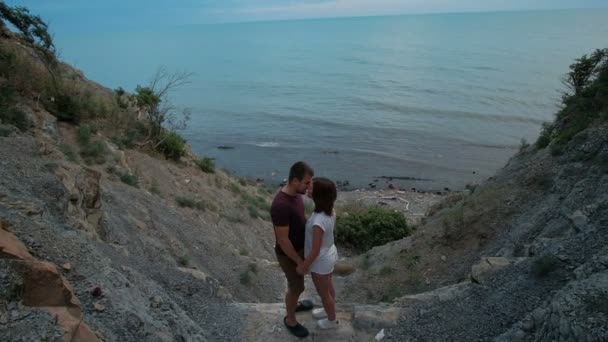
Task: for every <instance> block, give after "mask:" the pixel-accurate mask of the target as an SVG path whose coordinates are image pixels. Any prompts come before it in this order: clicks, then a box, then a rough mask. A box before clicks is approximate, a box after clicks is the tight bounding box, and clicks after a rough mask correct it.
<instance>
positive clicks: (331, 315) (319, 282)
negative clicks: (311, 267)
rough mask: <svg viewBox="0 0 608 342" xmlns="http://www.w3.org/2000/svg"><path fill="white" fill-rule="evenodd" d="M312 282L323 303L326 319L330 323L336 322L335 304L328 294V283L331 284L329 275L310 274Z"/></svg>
mask: <svg viewBox="0 0 608 342" xmlns="http://www.w3.org/2000/svg"><path fill="white" fill-rule="evenodd" d="M311 275H312V281H313V283H314V284H315V287H316V288H317V292H319V296H320V297H321V301H322V302H323V308H324V309H325V312H326V313H327V319H328V320H330V321H335V320H336V302H335V301H334V297H333V296H332V295H331V294H330V292H329V291H330V283H331V275H330V274H317V273H314V272H313V273H311Z"/></svg>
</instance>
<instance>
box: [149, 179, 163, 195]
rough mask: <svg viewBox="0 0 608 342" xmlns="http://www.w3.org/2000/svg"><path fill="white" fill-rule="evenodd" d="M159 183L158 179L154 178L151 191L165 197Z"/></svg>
mask: <svg viewBox="0 0 608 342" xmlns="http://www.w3.org/2000/svg"><path fill="white" fill-rule="evenodd" d="M158 185H159V184H158V181H157V180H156V179H152V184H151V185H150V193H152V194H154V195H157V196H160V197H163V194H162V193H161V191H160V188H159V187H158Z"/></svg>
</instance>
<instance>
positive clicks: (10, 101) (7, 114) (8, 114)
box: [0, 86, 31, 131]
mask: <svg viewBox="0 0 608 342" xmlns="http://www.w3.org/2000/svg"><path fill="white" fill-rule="evenodd" d="M16 101H17V100H16V97H15V91H14V89H13V88H12V87H10V86H3V87H2V88H1V89H0V123H3V124H8V125H13V126H15V127H17V128H18V129H19V130H21V131H26V130H27V129H28V128H29V127H30V125H31V122H30V121H29V119H28V117H27V115H26V114H25V112H24V111H23V110H21V109H19V108H17V107H15V102H16Z"/></svg>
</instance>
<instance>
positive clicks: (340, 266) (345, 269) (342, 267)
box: [334, 261, 356, 276]
mask: <svg viewBox="0 0 608 342" xmlns="http://www.w3.org/2000/svg"><path fill="white" fill-rule="evenodd" d="M355 270H356V268H355V266H354V265H352V264H350V263H347V262H344V261H338V262H337V263H336V266H335V268H334V273H335V274H336V275H338V276H347V275H350V274H352V273H354V272H355Z"/></svg>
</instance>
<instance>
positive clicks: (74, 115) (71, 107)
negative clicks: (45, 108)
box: [49, 94, 81, 124]
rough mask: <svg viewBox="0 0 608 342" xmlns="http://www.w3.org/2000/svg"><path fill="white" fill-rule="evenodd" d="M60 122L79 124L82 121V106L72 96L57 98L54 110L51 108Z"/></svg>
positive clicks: (61, 95) (58, 96)
mask: <svg viewBox="0 0 608 342" xmlns="http://www.w3.org/2000/svg"><path fill="white" fill-rule="evenodd" d="M49 111H51V112H53V113H54V114H55V116H56V117H57V119H59V120H60V121H67V122H71V123H76V124H77V123H79V122H80V119H81V113H80V106H79V104H78V103H77V102H76V101H74V99H73V98H72V97H71V96H70V95H66V94H60V95H57V96H56V97H55V102H54V108H50V110H49Z"/></svg>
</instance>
